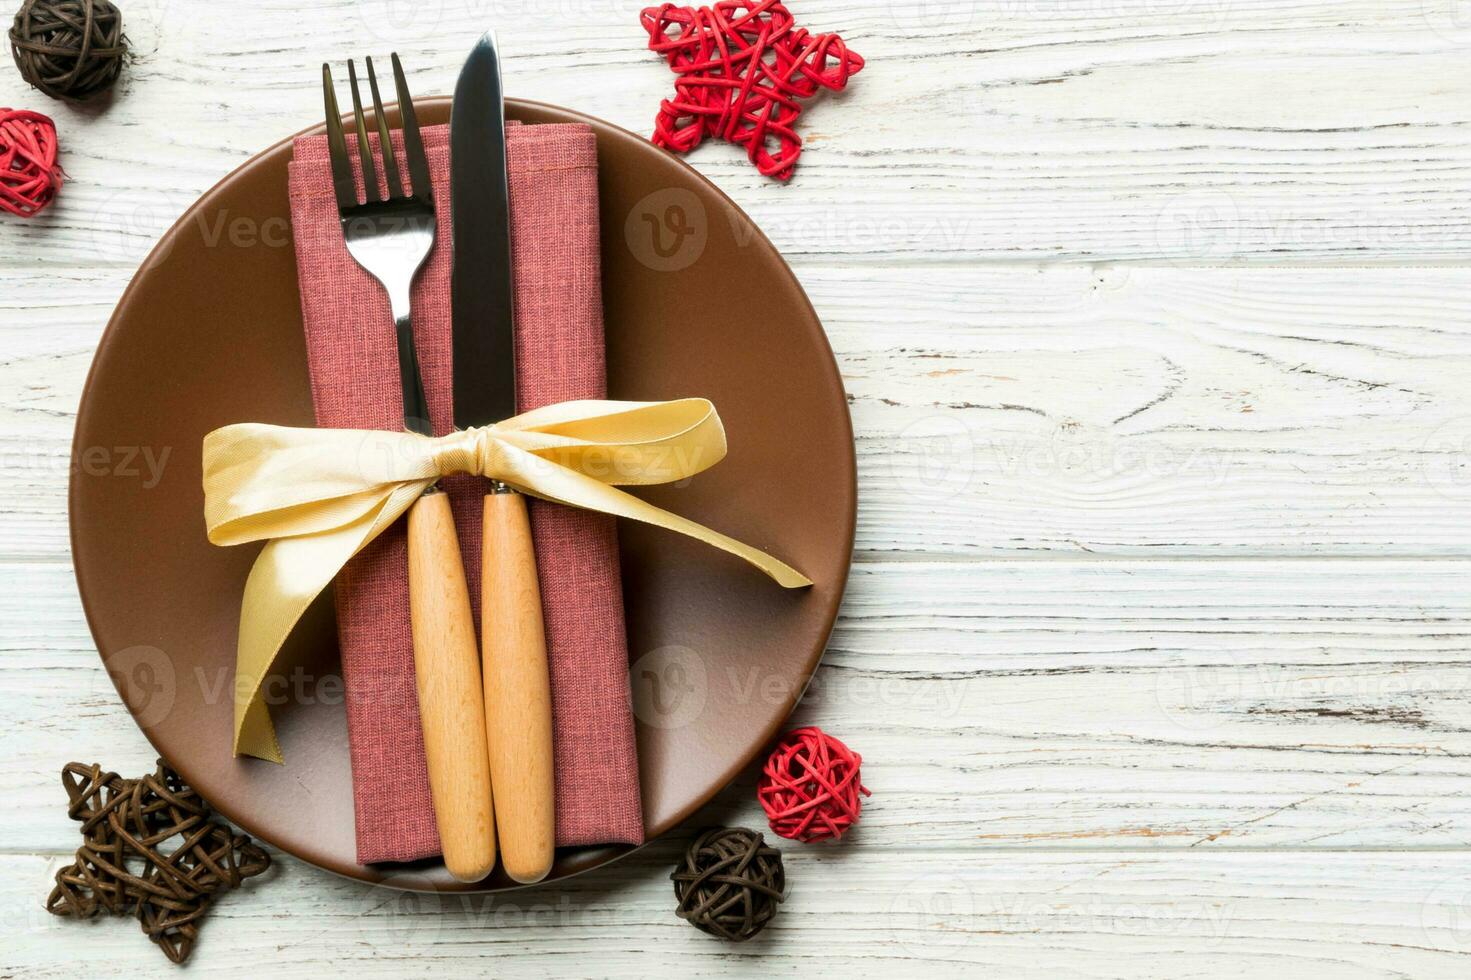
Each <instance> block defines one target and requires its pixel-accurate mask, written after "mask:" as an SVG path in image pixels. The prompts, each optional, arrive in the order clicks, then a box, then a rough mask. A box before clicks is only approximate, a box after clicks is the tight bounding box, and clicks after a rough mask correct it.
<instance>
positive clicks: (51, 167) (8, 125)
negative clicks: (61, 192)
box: [0, 109, 63, 218]
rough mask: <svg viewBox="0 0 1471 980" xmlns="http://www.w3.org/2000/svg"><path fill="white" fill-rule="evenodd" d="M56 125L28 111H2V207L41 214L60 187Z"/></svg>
mask: <svg viewBox="0 0 1471 980" xmlns="http://www.w3.org/2000/svg"><path fill="white" fill-rule="evenodd" d="M62 176H63V175H62V172H61V167H59V166H57V164H56V124H55V123H54V122H52V121H51V120H50V119H48V118H47V117H45V116H43V115H41V114H40V113H39V112H31V111H30V110H29V109H0V208H3V209H4V210H6V211H9V212H10V213H11V214H18V215H20V216H21V217H22V218H29V217H32V216H34V215H36V214H39V213H40V212H41V210H42V209H43V208H45V207H46V205H48V204H50V203H51V201H52V199H53V198H55V197H56V191H57V188H59V187H60V186H61V179H62Z"/></svg>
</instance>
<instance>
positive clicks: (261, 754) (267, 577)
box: [234, 480, 433, 762]
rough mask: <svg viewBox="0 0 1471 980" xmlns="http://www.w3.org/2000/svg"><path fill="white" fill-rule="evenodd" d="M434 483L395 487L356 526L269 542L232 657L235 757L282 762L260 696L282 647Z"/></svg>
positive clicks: (250, 586)
mask: <svg viewBox="0 0 1471 980" xmlns="http://www.w3.org/2000/svg"><path fill="white" fill-rule="evenodd" d="M432 482H433V481H432V480H422V481H415V482H412V483H403V484H399V485H397V486H396V487H394V488H393V490H392V492H391V493H389V494H388V495H387V496H386V497H385V498H384V500H383V502H382V504H381V505H380V506H379V507H377V508H375V509H374V510H373V511H371V512H369V513H368V514H365V515H364V516H363V517H361V518H359V519H358V520H356V521H353V522H351V523H349V524H346V525H343V526H342V527H340V528H336V529H334V530H331V531H324V532H318V533H316V534H311V535H304V536H301V537H288V538H273V539H272V540H270V541H268V542H266V546H265V547H264V548H262V549H261V553H260V555H259V556H257V557H256V560H255V564H254V565H252V566H251V569H250V577H249V578H247V579H246V581H245V594H244V597H243V598H242V599H241V602H240V638H239V645H238V649H237V652H236V659H235V740H234V747H235V754H236V755H237V756H239V755H250V756H254V757H256V758H258V759H266V760H268V761H270V762H282V761H284V760H283V757H282V755H281V745H280V743H279V742H278V741H277V740H276V730H275V726H274V725H273V724H272V722H271V715H270V710H269V708H268V706H267V704H266V701H265V694H264V686H265V681H266V678H267V677H268V676H269V675H270V673H271V670H272V668H273V667H274V666H275V662H276V657H277V656H278V655H279V654H280V652H281V646H282V644H284V643H285V642H286V638H287V637H288V636H290V635H291V631H292V629H294V628H295V626H296V624H297V622H298V621H299V620H300V619H301V617H302V614H303V613H305V612H306V610H307V607H308V606H310V605H311V604H312V602H313V601H315V599H316V598H317V596H319V595H321V594H322V590H323V589H325V588H326V587H327V586H328V585H329V584H331V582H332V579H333V578H335V577H336V575H337V573H338V572H339V571H341V570H342V566H344V565H346V564H347V562H348V560H349V559H350V558H352V556H353V555H355V554H357V553H358V552H359V551H361V550H362V549H363V548H365V547H367V546H368V544H369V543H371V542H372V541H373V539H374V538H376V537H378V535H380V534H382V533H383V532H384V531H385V530H387V529H388V527H389V526H390V525H391V524H393V522H394V521H395V520H397V519H398V517H399V515H401V514H403V512H404V511H406V510H408V509H409V506H410V505H412V504H413V502H414V501H415V500H417V499H418V498H419V495H420V494H422V493H423V492H424V491H425V490H426V489H428V487H429V486H430V484H431V483H432Z"/></svg>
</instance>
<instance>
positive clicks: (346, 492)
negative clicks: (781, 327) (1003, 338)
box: [204, 398, 812, 762]
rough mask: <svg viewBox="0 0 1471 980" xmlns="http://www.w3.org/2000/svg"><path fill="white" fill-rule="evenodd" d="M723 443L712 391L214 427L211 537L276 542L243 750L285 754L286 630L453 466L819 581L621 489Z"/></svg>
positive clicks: (780, 578)
mask: <svg viewBox="0 0 1471 980" xmlns="http://www.w3.org/2000/svg"><path fill="white" fill-rule="evenodd" d="M724 456H725V429H724V427H723V426H722V425H721V424H720V416H719V415H717V414H716V412H715V406H714V405H712V404H711V403H710V402H708V401H706V400H705V399H703V398H685V399H681V400H678V401H668V402H615V401H573V402H562V403H560V404H557V405H549V406H547V407H546V408H539V409H537V410H535V411H532V412H526V413H525V414H523V415H518V416H516V417H515V418H511V419H506V420H505V421H504V422H498V423H496V424H495V425H488V426H485V427H483V428H474V429H465V430H462V431H458V432H453V433H451V434H449V435H447V436H440V437H438V438H430V437H428V436H421V435H416V434H414V433H411V432H380V431H375V430H364V429H305V428H292V427H288V426H279V425H260V424H257V423H243V424H240V425H227V426H225V427H224V428H222V429H216V430H215V431H213V432H211V433H210V434H209V435H207V436H205V437H204V518H205V524H206V525H207V527H208V530H209V540H210V541H211V542H212V543H214V544H218V545H235V544H245V543H246V542H250V541H265V542H266V546H265V547H264V548H263V549H262V550H261V553H260V556H259V557H258V558H256V560H255V565H254V566H253V567H252V568H251V570H250V577H249V578H248V579H247V580H246V582H245V595H244V598H243V599H242V600H241V606H240V640H239V648H238V651H237V654H236V662H235V754H236V755H240V754H241V753H244V754H245V755H253V756H256V757H257V758H261V759H269V760H271V761H273V762H280V761H282V758H281V747H280V744H279V743H278V742H277V741H276V733H275V728H274V726H273V725H272V724H271V717H270V712H269V710H268V708H267V705H266V702H265V699H264V696H263V692H262V685H263V684H264V682H265V679H266V677H267V675H268V674H269V673H270V672H271V669H272V666H273V665H274V663H275V660H276V656H277V654H278V653H279V652H280V650H281V645H282V643H284V642H285V640H286V637H287V635H288V634H290V632H291V630H292V628H293V627H294V626H295V625H296V622H297V620H298V619H300V618H301V615H302V613H304V612H305V611H306V608H307V607H308V606H309V605H311V602H312V600H313V599H315V598H316V597H317V596H318V595H319V594H320V593H321V592H322V590H323V589H325V588H326V587H327V585H328V584H329V583H330V582H331V581H332V579H333V577H334V576H336V574H337V573H338V571H340V570H341V568H342V566H343V565H345V564H347V561H348V559H350V558H351V557H352V556H353V555H355V554H357V553H358V552H359V551H361V550H362V549H363V548H365V547H366V546H367V545H368V543H369V542H370V541H372V540H373V539H374V538H376V537H377V536H378V535H380V534H382V533H383V532H384V531H385V530H387V529H388V527H389V525H391V524H392V523H393V522H394V521H395V520H397V519H398V518H399V516H400V515H402V514H403V513H404V512H405V511H406V510H408V509H409V507H410V506H411V505H412V504H413V503H414V501H415V500H417V499H418V498H419V496H420V495H421V494H422V493H424V491H425V490H428V489H429V488H430V487H431V486H433V485H434V482H435V481H436V480H438V479H439V478H440V477H442V476H447V475H449V474H451V473H474V474H478V475H480V476H486V477H491V478H493V479H496V480H500V481H502V482H504V483H507V484H509V485H510V486H512V487H514V488H515V489H517V490H520V491H522V492H523V493H527V494H530V495H531V496H534V497H541V498H542V499H544V500H552V501H555V502H557V503H559V504H566V505H568V506H571V507H581V508H584V509H586V510H595V511H601V512H602V513H605V514H615V515H617V516H619V517H627V518H630V519H632V520H635V521H642V522H644V523H646V524H653V525H656V526H658V527H663V528H668V529H669V530H671V531H678V532H679V533H680V534H685V535H688V536H689V537H692V538H695V539H697V540H699V541H703V542H705V543H706V544H709V545H713V546H714V547H716V548H720V549H721V550H723V551H728V552H730V553H731V554H733V555H736V556H737V557H740V558H743V559H745V560H746V561H748V562H750V563H751V564H752V565H755V566H756V567H757V568H759V569H761V571H763V572H765V573H766V574H767V575H769V576H771V577H772V578H773V579H775V580H776V581H777V582H778V583H780V584H781V585H782V586H784V587H785V588H789V589H795V588H801V587H803V586H807V585H811V584H812V582H811V581H810V580H809V579H808V578H807V577H806V576H804V575H803V574H802V573H801V572H798V571H797V570H796V569H794V568H792V567H791V566H790V565H787V564H786V563H784V562H782V561H779V560H777V559H776V558H773V557H772V556H771V555H768V554H766V553H765V552H764V551H759V550H757V549H756V548H752V547H750V546H749V545H745V544H742V543H741V542H739V541H737V540H735V539H734V538H730V537H727V536H726V535H724V534H721V533H719V532H717V531H712V530H710V529H709V528H707V527H704V526H702V525H700V524H696V523H695V522H694V521H690V520H686V519H685V518H683V517H680V516H679V515H677V514H672V513H670V512H669V511H667V510H661V509H660V508H658V507H655V506H653V505H652V504H649V503H645V502H644V501H642V500H640V499H639V498H637V497H635V496H633V495H631V494H628V493H624V492H623V491H621V490H617V489H614V487H615V486H650V485H653V484H659V483H671V482H674V481H677V480H683V479H685V478H687V477H691V476H694V475H695V474H696V473H699V472H700V471H702V470H705V469H708V468H710V467H711V466H714V465H715V464H716V463H718V462H719V461H720V460H721V459H722V458H723V457H724Z"/></svg>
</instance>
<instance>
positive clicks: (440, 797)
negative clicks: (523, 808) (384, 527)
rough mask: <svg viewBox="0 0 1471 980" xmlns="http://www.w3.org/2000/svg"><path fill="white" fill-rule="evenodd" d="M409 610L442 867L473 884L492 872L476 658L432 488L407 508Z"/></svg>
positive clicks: (443, 503)
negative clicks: (442, 861)
mask: <svg viewBox="0 0 1471 980" xmlns="http://www.w3.org/2000/svg"><path fill="white" fill-rule="evenodd" d="M409 611H410V617H411V620H412V623H413V636H414V675H415V679H416V682H417V685H418V689H419V717H420V720H421V722H422V724H423V728H424V754H425V756H426V758H427V761H428V766H429V792H430V795H431V796H432V797H433V799H434V816H435V820H436V822H437V823H438V825H439V840H440V845H441V846H442V848H443V851H444V865H445V867H446V868H448V869H449V873H450V874H452V875H454V876H455V877H456V878H458V879H459V880H460V881H479V880H480V879H482V878H484V877H485V876H486V875H488V874H490V872H491V869H492V868H494V867H495V814H494V810H493V803H492V801H491V783H490V756H489V754H488V752H487V750H486V745H485V707H484V703H483V702H482V700H481V681H480V654H479V651H478V650H477V649H476V646H475V622H474V619H473V618H472V614H471V609H470V590H469V588H468V587H467V586H466V583H465V569H464V566H463V565H462V564H461V563H460V543H459V539H458V538H457V537H456V536H455V520H454V515H453V514H452V513H451V511H450V506H449V495H448V494H446V493H441V492H439V491H436V490H431V491H430V492H428V493H426V494H424V496H422V497H420V498H419V499H418V500H417V501H416V502H415V503H414V505H413V507H411V508H410V509H409Z"/></svg>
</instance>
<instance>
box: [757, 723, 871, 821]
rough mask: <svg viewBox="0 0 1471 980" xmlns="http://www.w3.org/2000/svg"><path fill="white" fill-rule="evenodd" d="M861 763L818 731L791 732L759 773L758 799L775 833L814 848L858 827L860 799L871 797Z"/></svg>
mask: <svg viewBox="0 0 1471 980" xmlns="http://www.w3.org/2000/svg"><path fill="white" fill-rule="evenodd" d="M862 762H863V760H862V758H860V757H859V755H858V753H857V752H854V751H853V750H852V749H850V748H848V746H846V745H844V744H843V743H842V742H840V741H838V740H837V739H835V738H833V737H832V736H831V735H829V734H827V733H826V732H824V731H823V730H822V729H820V728H811V727H809V728H798V729H795V730H794V731H790V732H787V734H786V735H784V736H782V739H781V741H779V742H777V743H776V748H774V749H772V750H771V755H770V756H768V757H767V759H766V766H765V767H764V768H763V769H762V770H761V779H760V781H759V782H758V783H757V784H756V798H757V799H758V800H760V801H761V809H763V810H765V811H766V818H767V820H768V821H770V823H771V829H772V830H773V831H774V832H776V833H777V834H780V835H781V836H782V837H787V838H790V839H791V840H799V841H802V842H804V843H811V842H812V841H819V840H837V839H838V838H839V837H842V836H843V834H845V833H847V831H848V828H849V827H852V826H853V825H854V824H856V823H857V822H858V814H859V813H860V812H861V811H862V809H863V800H862V798H861V797H860V796H859V794H860V793H861V794H863V796H868V795H869V792H868V790H867V789H865V788H864V786H863V781H862V779H861V777H860V775H859V771H858V767H859V765H860V764H862Z"/></svg>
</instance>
